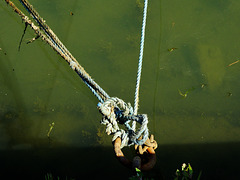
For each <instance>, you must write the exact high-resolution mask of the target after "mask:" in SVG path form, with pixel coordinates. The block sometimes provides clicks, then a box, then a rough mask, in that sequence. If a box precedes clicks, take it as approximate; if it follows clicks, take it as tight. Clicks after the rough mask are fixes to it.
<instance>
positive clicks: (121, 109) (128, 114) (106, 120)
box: [5, 0, 149, 148]
mask: <svg viewBox="0 0 240 180" xmlns="http://www.w3.org/2000/svg"><path fill="white" fill-rule="evenodd" d="M5 1H6V3H7V4H9V5H10V6H11V7H12V8H13V10H14V11H15V12H16V13H17V14H18V15H19V16H20V17H21V18H22V20H23V22H25V23H26V24H27V25H29V26H30V27H31V28H32V29H33V30H34V31H35V33H36V34H37V35H38V36H39V37H41V39H42V40H43V41H45V42H46V43H47V44H49V45H50V46H51V47H52V48H53V49H54V50H55V51H56V52H57V53H58V54H59V55H60V56H61V57H62V58H63V59H65V60H66V61H67V62H68V64H69V65H70V67H71V68H72V69H73V70H74V71H75V72H76V73H77V74H78V75H79V76H80V77H81V79H82V80H83V82H84V83H85V84H86V85H87V86H88V87H89V89H90V90H91V91H92V92H93V94H94V95H95V96H96V97H97V98H98V100H99V101H100V102H99V103H98V109H99V111H100V112H101V113H102V115H103V118H102V120H101V123H102V124H104V125H106V133H107V134H108V135H110V134H111V135H113V139H112V140H113V141H114V140H115V139H116V138H117V137H121V139H122V145H121V148H122V147H124V146H130V145H133V144H137V145H142V144H143V143H144V142H145V141H146V140H147V139H148V135H149V133H148V128H147V124H148V118H147V115H146V114H142V115H137V107H135V113H134V111H133V108H132V107H131V105H130V103H128V104H126V103H125V102H124V101H123V100H121V99H119V98H116V97H110V96H109V95H108V94H107V93H106V92H105V91H104V90H103V89H102V88H101V87H100V86H99V85H98V84H97V83H96V82H95V81H94V80H93V79H92V78H91V76H90V75H89V74H88V73H87V72H86V71H85V70H84V68H83V67H82V66H81V65H80V64H79V63H78V62H77V60H76V59H75V58H74V57H73V56H72V54H71V53H70V52H69V51H68V50H67V48H66V47H65V46H64V45H63V43H62V42H61V41H60V40H59V39H58V37H57V36H56V35H55V33H54V32H53V31H52V30H51V28H50V27H49V26H48V25H47V24H46V22H45V20H43V18H41V16H40V15H39V14H38V13H37V11H36V10H35V9H34V8H33V6H32V5H31V4H30V3H29V2H28V1H27V0H19V1H20V2H21V3H22V4H23V6H24V7H25V9H26V10H27V11H28V12H29V13H30V15H31V16H32V17H33V19H34V20H35V21H36V22H37V23H38V25H39V26H36V25H35V24H34V23H33V22H32V21H31V20H30V19H29V17H28V16H26V15H25V14H24V13H22V11H20V10H19V9H18V8H17V7H16V6H15V5H14V3H12V2H11V1H10V0H5ZM146 12H147V0H145V7H144V17H143V25H142V37H141V47H140V57H139V67H138V75H137V85H136V90H137V92H136V93H137V95H135V105H136V104H138V101H139V100H138V96H139V86H140V76H141V69H142V56H143V46H144V34H145V26H146ZM136 97H137V98H136ZM137 106H138V105H137ZM131 121H132V122H133V124H135V125H132V127H131V126H130V125H129V123H130V122H131ZM136 122H138V123H139V124H140V128H139V129H138V130H137V131H136V130H135V129H136ZM118 123H120V124H124V125H125V127H126V130H123V129H120V128H119V126H118ZM140 136H142V137H141V138H140Z"/></svg>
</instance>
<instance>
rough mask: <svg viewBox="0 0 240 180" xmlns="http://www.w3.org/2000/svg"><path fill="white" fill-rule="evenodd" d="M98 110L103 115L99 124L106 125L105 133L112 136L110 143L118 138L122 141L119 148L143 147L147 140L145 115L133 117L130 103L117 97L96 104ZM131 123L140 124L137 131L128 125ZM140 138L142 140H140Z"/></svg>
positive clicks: (133, 126)
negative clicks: (122, 126)
mask: <svg viewBox="0 0 240 180" xmlns="http://www.w3.org/2000/svg"><path fill="white" fill-rule="evenodd" d="M98 109H99V111H100V112H101V114H102V115H103V118H102V120H101V124H104V125H106V133H107V134H108V135H110V134H112V135H113V138H112V141H115V139H117V137H120V138H121V140H122V144H121V148H123V147H124V146H131V145H133V144H136V145H143V144H144V143H145V142H146V140H147V139H148V135H149V133H148V128H147V124H148V118H147V115H146V114H141V115H133V108H132V106H131V104H130V103H128V104H127V103H125V102H124V101H123V100H121V99H119V98H117V97H111V98H108V99H107V100H106V101H105V102H103V103H98ZM131 121H132V122H138V123H139V124H140V127H139V129H138V130H137V131H136V130H135V125H132V127H131V126H130V125H129V123H130V122H131ZM118 123H119V124H124V125H125V127H126V129H125V130H124V129H120V128H119V126H118ZM133 124H134V123H133ZM141 136H142V138H140V137H141Z"/></svg>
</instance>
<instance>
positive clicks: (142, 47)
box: [132, 0, 148, 129]
mask: <svg viewBox="0 0 240 180" xmlns="http://www.w3.org/2000/svg"><path fill="white" fill-rule="evenodd" d="M147 6H148V0H145V1H144V10H143V21H142V34H141V43H140V53H139V61H138V71H137V82H136V90H135V100H134V111H133V114H134V115H137V113H138V105H139V89H140V80H141V73H142V61H143V49H144V39H145V28H146V19H147ZM132 128H133V129H136V122H135V121H134V122H133V124H132Z"/></svg>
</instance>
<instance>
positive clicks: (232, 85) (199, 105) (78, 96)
mask: <svg viewBox="0 0 240 180" xmlns="http://www.w3.org/2000/svg"><path fill="white" fill-rule="evenodd" d="M211 2H212V3H210V2H208V1H194V2H189V1H184V2H182V1H181V2H179V1H177V0H176V1H171V2H169V1H154V2H149V3H150V4H149V11H148V19H147V29H146V44H145V51H144V62H143V75H142V81H141V89H140V109H139V113H147V114H148V116H149V119H150V122H149V129H150V131H151V133H153V134H154V135H155V138H156V140H157V141H158V143H159V150H158V151H157V152H158V153H161V154H159V157H158V161H160V162H161V163H159V164H157V166H156V168H155V171H156V172H158V170H159V168H162V167H161V166H162V165H163V163H162V162H164V163H165V164H164V165H165V166H166V167H171V168H169V169H168V168H162V169H164V170H165V171H166V172H168V173H171V172H174V171H175V169H174V168H177V167H176V166H178V165H179V163H182V162H180V160H179V159H181V160H182V161H185V159H182V157H185V156H184V155H183V154H184V152H178V153H179V156H177V155H176V158H177V159H176V162H173V163H175V164H171V165H169V164H167V163H168V160H167V159H166V158H165V159H164V157H163V155H162V154H165V153H166V154H168V155H169V156H172V158H173V157H174V155H173V154H171V153H169V152H166V151H168V150H169V149H168V147H171V146H173V147H174V145H179V146H181V147H182V146H184V145H186V146H187V145H189V144H196V146H197V145H198V144H199V146H200V147H202V146H204V145H205V144H211V143H229V142H234V143H238V142H239V138H240V123H239V122H240V121H239V111H238V107H239V101H238V99H239V92H240V89H239V88H240V86H239V83H238V81H239V80H238V77H239V67H240V64H235V65H233V66H230V67H227V65H228V64H230V63H232V62H234V61H236V60H238V58H239V51H238V50H239V43H238V42H239V35H238V34H239V33H238V32H239V24H238V17H239V12H240V11H239V8H238V7H240V6H239V5H240V4H239V3H238V2H236V1H233V0H232V1H231V0H228V1H211ZM31 3H32V4H33V5H34V7H36V9H37V10H38V11H39V13H40V14H41V15H42V16H43V17H44V18H45V19H46V20H47V23H48V24H49V25H50V27H52V29H53V30H54V31H55V32H56V34H57V35H58V36H59V38H60V39H61V40H62V41H63V42H64V43H65V45H66V46H67V47H68V49H69V50H70V51H71V52H72V54H73V55H74V56H75V57H76V58H77V59H78V61H79V62H80V64H81V65H82V66H83V67H84V68H85V69H86V70H87V72H88V73H89V74H91V75H92V77H93V78H94V79H95V80H96V81H97V82H98V83H99V85H100V86H101V87H102V88H103V89H105V90H106V91H107V92H108V93H109V94H110V96H118V97H119V98H122V99H124V100H125V101H126V102H128V101H129V102H131V103H132V104H133V97H134V89H135V79H136V70H137V61H138V51H139V38H140V28H141V17H142V14H141V9H139V7H138V6H137V4H136V3H135V1H133V2H129V1H123V2H121V3H120V2H111V1H104V3H103V2H100V1H99V2H94V1H88V2H85V1H81V2H80V1H69V2H66V1H49V2H44V1H31ZM71 12H72V13H73V14H71ZM0 13H1V17H2V18H1V21H2V24H4V25H3V26H1V29H0V33H1V36H0V48H1V49H2V50H1V51H0V117H1V123H0V133H1V137H0V149H1V150H4V151H5V150H10V149H11V150H16V149H18V150H19V149H28V150H29V149H32V148H41V147H44V148H45V147H52V148H56V147H64V148H66V147H78V148H89V149H91V148H97V147H101V148H110V147H111V137H107V135H105V134H104V127H103V126H102V125H100V123H99V121H100V119H101V115H100V114H99V113H98V111H97V109H96V104H97V100H96V98H95V97H94V96H93V95H92V94H91V93H90V92H89V90H88V89H87V88H86V87H85V85H84V84H83V83H82V82H81V80H80V78H79V77H78V76H77V75H76V74H75V73H74V72H72V70H71V69H70V68H69V67H68V66H67V64H66V63H65V62H64V61H63V60H62V59H61V58H60V57H58V55H57V54H56V53H55V52H53V51H52V49H51V48H49V47H48V45H46V44H45V43H44V42H42V41H41V40H37V41H36V42H34V43H32V44H28V45H27V44H26V43H25V42H26V41H27V39H30V38H32V37H33V36H34V34H33V32H32V31H31V30H30V28H29V29H28V30H27V32H26V35H25V38H24V42H23V44H22V46H21V50H20V51H19V52H18V51H17V48H18V44H19V41H20V37H21V35H22V32H23V29H24V24H21V20H20V18H18V17H17V16H16V15H15V14H14V13H13V12H12V11H11V9H10V8H8V7H7V6H6V4H5V2H3V1H2V2H1V6H0ZM60 20H61V21H60ZM171 48H174V50H173V51H169V49H171ZM175 48H176V49H175ZM179 92H181V93H182V94H185V95H186V97H185V98H184V97H183V96H181V93H179ZM52 122H55V126H54V129H53V131H52V132H51V139H50V140H49V139H48V138H47V132H48V130H49V124H50V123H52ZM161 146H162V149H161ZM165 146H166V148H165ZM220 147H221V146H220ZM222 147H224V148H223V149H224V151H223V152H225V153H229V152H228V151H227V150H225V147H227V146H226V145H225V144H224V145H223V146H222ZM234 147H235V146H234ZM218 148H219V146H218ZM235 148H238V149H239V145H237V146H236V147H235ZM164 149H165V151H164ZM173 149H174V148H173ZM180 149H183V151H186V149H185V148H184V147H183V148H180ZM202 149H203V151H204V148H202ZM209 149H210V151H211V150H212V149H214V146H213V147H211V148H209ZM226 149H227V148H226ZM170 150H171V148H170ZM194 150H196V149H194V148H193V151H194ZM103 151H104V150H103ZM106 151H110V150H106ZM213 151H214V150H213ZM110 152H111V151H110ZM204 152H205V151H204ZM206 152H207V151H206ZM211 152H212V151H211ZM178 153H176V154H178ZM190 153H192V154H191V158H190V159H189V161H191V160H192V161H193V164H195V166H197V168H199V169H201V168H202V167H201V166H200V165H199V164H201V162H198V161H194V160H196V158H197V157H198V156H201V155H199V153H198V154H197V155H194V153H193V152H190ZM40 154H41V153H40ZM100 154H101V153H100ZM210 154H211V153H210ZM205 155H206V154H204V155H202V156H203V157H202V158H204V156H205ZM207 155H209V154H208V153H207ZM224 155H225V154H224V153H223V156H224ZM39 156H41V155H39ZM109 156H111V157H109ZM109 156H107V157H106V158H112V159H111V160H110V163H114V162H115V159H114V158H113V154H111V155H109ZM218 156H220V155H219V154H216V157H218ZM236 156H237V155H236ZM225 157H228V156H227V155H226V156H225ZM95 158H97V157H95ZM170 159H171V158H170ZM186 159H188V158H186ZM223 159H224V162H225V161H227V162H228V158H223ZM235 159H236V158H235ZM237 159H239V156H237ZM171 162H172V161H171ZM234 162H235V161H233V162H230V163H231V164H234ZM49 168H50V167H49ZM118 168H119V167H118ZM218 168H219V167H218ZM202 169H203V168H202ZM103 171H104V170H103ZM161 173H163V174H164V172H161ZM208 173H209V174H211V173H210V172H208ZM165 176H170V177H171V175H170V174H168V175H165Z"/></svg>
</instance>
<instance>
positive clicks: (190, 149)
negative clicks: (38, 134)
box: [0, 143, 240, 180]
mask: <svg viewBox="0 0 240 180" xmlns="http://www.w3.org/2000/svg"><path fill="white" fill-rule="evenodd" d="M239 152H240V143H213V144H189V145H161V146H160V147H159V148H158V150H157V164H156V166H155V167H154V169H153V170H152V171H150V172H147V173H145V176H146V177H148V178H154V179H166V180H168V179H173V178H174V173H175V171H176V169H177V168H180V166H181V164H182V163H183V162H186V163H188V162H189V163H191V165H192V167H193V170H194V179H196V178H197V176H198V174H199V172H200V171H202V176H201V179H228V180H229V179H240V174H239V173H238V172H239V161H240V155H239ZM0 159H1V165H0V179H35V180H37V179H45V178H44V177H45V175H46V174H47V173H52V175H53V177H55V179H57V177H59V178H60V180H61V179H66V177H67V179H70V178H74V179H83V178H84V179H100V178H101V179H128V178H129V177H131V176H132V173H131V171H130V170H129V169H126V168H125V167H123V166H122V165H121V164H120V163H119V162H118V161H117V160H116V159H115V158H114V153H113V150H112V148H111V147H109V148H103V147H93V148H73V147H69V148H66V147H58V148H50V147H46V148H36V147H35V148H34V149H29V150H1V151H0Z"/></svg>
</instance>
